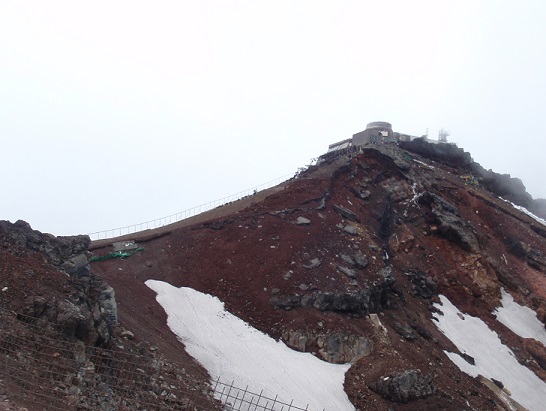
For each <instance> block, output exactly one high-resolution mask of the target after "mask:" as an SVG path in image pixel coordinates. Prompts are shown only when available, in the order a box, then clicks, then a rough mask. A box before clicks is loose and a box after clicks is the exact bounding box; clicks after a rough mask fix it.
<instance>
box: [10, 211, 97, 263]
mask: <svg viewBox="0 0 546 411" xmlns="http://www.w3.org/2000/svg"><path fill="white" fill-rule="evenodd" d="M0 242H8V243H9V244H12V245H15V246H18V247H23V248H28V249H31V250H34V251H38V252H41V253H43V254H45V255H46V256H47V257H48V258H49V259H50V261H51V263H52V264H53V265H55V266H57V267H59V268H61V269H62V267H61V265H62V264H63V263H65V262H67V261H68V260H70V259H74V258H76V257H78V256H80V255H82V254H85V252H86V251H87V249H88V248H89V245H90V244H91V239H90V238H89V236H87V235H77V236H69V237H55V236H54V235H51V234H43V233H41V232H40V231H37V230H33V229H32V227H31V226H30V224H28V223H27V222H26V221H23V220H18V221H16V222H15V223H10V222H9V221H0ZM78 270H79V268H78Z"/></svg>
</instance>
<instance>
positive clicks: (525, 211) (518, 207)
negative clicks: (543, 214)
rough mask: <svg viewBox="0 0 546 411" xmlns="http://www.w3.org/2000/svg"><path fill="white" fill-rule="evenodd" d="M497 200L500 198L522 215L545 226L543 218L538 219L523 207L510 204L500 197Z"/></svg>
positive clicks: (545, 221) (545, 222)
mask: <svg viewBox="0 0 546 411" xmlns="http://www.w3.org/2000/svg"><path fill="white" fill-rule="evenodd" d="M499 198H500V199H501V200H502V201H506V202H507V203H509V204H510V205H511V206H512V207H514V208H516V209H518V210H519V211H521V212H522V213H524V214H527V215H528V216H529V217H531V218H532V219H534V220H536V221H538V222H539V223H540V224H542V225H545V226H546V220H544V219H543V218H540V217H539V216H536V215H534V214H533V213H531V212H530V211H529V210H527V209H526V208H525V207H522V206H519V205H516V204H514V203H512V202H511V201H508V200H506V199H504V198H502V197H499Z"/></svg>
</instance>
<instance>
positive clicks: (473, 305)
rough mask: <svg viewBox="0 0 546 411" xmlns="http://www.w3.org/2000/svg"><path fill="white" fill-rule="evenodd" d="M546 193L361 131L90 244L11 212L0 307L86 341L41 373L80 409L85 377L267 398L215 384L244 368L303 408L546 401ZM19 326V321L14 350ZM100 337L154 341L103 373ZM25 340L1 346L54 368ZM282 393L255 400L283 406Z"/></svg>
mask: <svg viewBox="0 0 546 411" xmlns="http://www.w3.org/2000/svg"><path fill="white" fill-rule="evenodd" d="M541 206H543V204H542V203H541V202H540V201H537V200H533V199H532V197H531V196H530V195H529V194H527V192H526V191H525V187H524V186H523V184H522V183H521V181H519V180H517V179H513V178H511V177H510V176H506V175H499V174H496V173H494V172H492V171H487V170H484V169H483V168H482V167H481V166H480V165H479V164H477V163H475V162H473V161H472V158H471V157H470V154H468V153H465V152H464V151H463V150H461V149H458V148H457V147H456V146H454V145H450V144H430V143H427V142H426V141H425V140H423V139H417V140H414V141H407V142H400V143H399V144H384V145H377V146H369V145H365V146H361V147H351V146H346V147H345V146H344V147H343V149H339V150H333V151H331V152H329V153H327V154H325V155H324V156H322V157H321V158H320V160H319V161H318V163H317V165H314V166H310V167H308V169H306V170H305V171H303V172H301V173H299V174H298V175H297V176H296V177H294V178H293V179H291V180H289V181H286V182H284V183H282V184H280V185H279V186H277V187H274V188H272V189H269V190H265V191H263V192H260V193H256V194H255V195H254V196H250V197H248V198H245V199H242V200H239V201H237V202H234V203H231V204H226V205H224V206H222V207H219V208H217V209H215V210H212V211H209V212H207V213H204V214H201V215H199V216H197V217H193V218H192V219H189V220H184V221H182V222H179V223H175V224H173V225H171V226H166V227H163V228H160V229H157V230H149V231H144V232H140V233H136V234H133V235H131V236H130V237H126V238H117V239H112V240H101V241H97V242H93V243H91V244H90V245H89V248H88V251H86V250H84V249H79V248H78V247H75V246H73V242H70V241H68V240H67V239H62V238H61V239H56V238H55V237H52V236H47V235H42V234H39V233H37V232H34V231H32V230H31V229H30V227H26V226H24V224H22V223H21V222H19V223H16V224H15V225H12V224H10V223H7V222H5V223H3V224H2V225H1V226H0V229H1V231H0V237H1V239H2V248H1V249H0V251H1V252H2V260H1V261H2V263H1V264H2V265H1V270H0V280H1V281H2V283H0V287H4V288H5V289H6V290H5V291H4V290H3V291H2V294H1V297H2V303H3V304H2V306H3V307H4V311H3V314H2V315H3V317H4V318H6V321H9V323H10V324H12V325H11V327H12V328H11V330H18V331H17V333H16V334H19V335H25V336H26V337H25V338H27V339H32V338H34V339H36V337H32V336H33V335H35V333H36V332H37V331H36V328H40V327H42V328H44V327H49V328H51V330H54V331H55V332H59V333H60V336H59V338H62V339H65V340H66V341H67V342H69V343H70V344H76V345H75V346H74V347H76V348H73V349H72V348H70V349H67V351H66V353H64V352H60V351H55V352H56V353H57V354H58V355H57V357H54V358H61V359H62V358H63V356H74V355H75V354H74V352H78V349H79V350H80V351H79V352H80V357H81V358H80V359H81V361H80V363H78V364H79V365H78V364H75V365H74V370H72V371H71V370H65V371H59V373H60V374H62V378H61V377H60V378H58V379H55V378H45V377H44V380H43V381H42V385H43V386H47V387H49V388H48V389H50V390H53V391H52V392H55V393H56V398H58V399H59V404H71V403H70V401H73V403H77V404H80V405H81V407H82V408H78V409H90V408H92V404H96V401H98V400H97V399H94V400H92V399H89V398H88V397H86V396H85V395H86V392H91V393H96V392H102V395H103V396H102V397H101V398H103V400H101V401H103V402H102V403H100V404H101V407H102V409H137V408H135V406H134V404H139V401H141V402H140V403H145V401H148V403H149V404H151V405H150V406H149V408H147V409H162V408H161V407H165V409H200V410H201V409H222V407H226V408H225V409H231V408H229V406H231V407H234V408H233V409H254V408H252V404H254V403H252V404H251V405H248V403H247V404H246V405H244V404H243V403H242V402H239V403H238V402H237V401H238V400H237V399H235V400H233V399H232V400H230V401H226V400H224V399H222V393H221V392H220V391H219V390H218V389H217V386H218V384H219V383H220V384H223V383H221V382H220V381H221V380H222V378H223V377H225V378H228V377H229V378H230V379H231V381H229V382H230V383H231V382H232V385H234V386H236V387H239V388H242V389H244V388H245V386H247V389H248V390H250V391H253V392H256V391H257V390H258V393H259V390H260V389H262V390H263V392H268V391H273V392H272V397H271V398H277V397H275V395H278V398H280V397H283V398H286V397H288V398H286V402H285V404H290V401H292V400H293V404H302V405H301V408H297V406H296V405H294V407H293V408H292V409H294V410H299V409H306V408H305V406H306V404H311V405H313V404H316V407H315V406H313V407H311V406H310V408H309V410H311V409H315V408H316V409H323V408H326V409H327V410H332V411H333V410H334V408H332V407H336V408H337V409H338V410H344V409H347V410H352V409H358V410H385V411H386V410H439V409H445V410H513V409H517V410H524V409H528V410H539V409H542V404H544V402H545V401H546V397H545V395H546V394H545V393H546V348H545V345H546V331H545V328H544V324H545V322H546V277H545V275H546V225H545V224H546V223H545V221H544V220H543V219H541V217H542V218H544V217H545V215H544V208H541ZM532 212H534V213H535V214H536V215H534V214H532ZM23 226H24V227H23ZM25 230H26V231H25ZM84 242H85V241H84ZM44 244H45V245H44ZM71 244H72V245H71ZM77 244H81V242H80V243H77ZM84 245H85V247H84V248H87V244H84ZM113 245H114V246H115V248H113ZM124 246H125V247H127V248H129V249H130V250H131V252H124V251H123V247H124ZM55 247H57V248H55ZM120 247H122V249H121V251H120ZM80 248H81V247H80ZM55 249H58V250H60V251H59V252H58V253H56V254H55V253H53V254H52V251H51V250H55ZM89 250H90V251H89ZM91 252H92V255H93V258H91V257H92V255H91ZM81 256H84V257H85V258H84V257H81ZM119 257H122V258H119ZM89 259H91V260H92V262H91V263H90V264H91V265H90V268H89V266H88V265H87V263H88V261H89ZM93 260H94V261H93ZM82 267H84V268H85V267H88V268H89V270H87V271H86V269H83V268H82ZM29 270H30V271H29ZM60 271H64V274H62V275H61V274H60ZM53 278H54V280H53ZM150 280H151V281H150ZM4 284H5V285H4ZM105 290H106V291H105ZM110 290H115V297H114V293H113V292H111V291H110ZM78 293H79V294H78ZM75 296H78V297H77V298H76V297H75ZM66 301H69V302H70V303H71V304H72V306H74V307H75V308H74V307H72V306H69V305H67V304H68V303H66ZM114 305H115V307H116V310H115V313H114V311H113V308H112V307H113V306H114ZM70 310H72V312H73V314H74V316H72V317H71V316H70V315H69V313H70ZM13 313H15V314H17V315H14V314H13ZM114 314H115V315H114ZM27 318H28V319H27ZM214 318H216V320H222V321H223V322H222V321H221V322H213V321H212V319H214ZM30 319H32V320H30ZM63 319H64V321H61V320H63ZM216 320H215V321H216ZM6 321H5V322H6ZM239 321H241V323H239ZM70 324H72V325H73V326H70ZM83 324H85V327H84V326H83ZM222 324H224V325H222ZM240 324H243V325H240ZM224 326H226V327H227V328H225V329H223V330H222V331H221V332H219V330H220V328H221V327H224ZM29 327H32V328H29ZM71 327H72V328H71ZM239 327H241V328H239ZM228 330H230V331H234V332H228ZM247 331H248V332H249V334H246V332H247ZM52 332H53V331H52ZM251 335H252V336H251ZM10 338H11V339H13V338H15V337H14V335H13V332H12V333H11V334H10V331H9V330H8V329H6V328H5V327H4V328H2V329H1V330H0V347H5V346H6V344H8V343H6V342H5V341H8V340H10ZM40 338H41V337H40ZM254 338H256V340H254ZM63 341H64V340H63ZM251 341H259V342H256V343H254V342H251ZM182 343H183V344H182ZM220 343H222V344H220ZM277 345H279V347H284V346H287V347H289V348H290V350H289V353H288V352H287V351H283V350H284V348H279V347H277ZM89 346H93V347H96V348H97V349H99V348H100V349H105V350H111V351H108V352H109V353H110V354H109V355H110V357H109V358H110V360H111V362H116V361H117V362H119V364H121V363H120V361H121V360H119V358H120V356H123V355H129V354H131V355H134V356H135V357H131V358H133V359H134V361H136V359H138V360H139V361H144V360H143V358H144V359H145V360H146V361H144V362H143V364H144V365H142V366H141V367H136V368H138V369H141V370H142V372H140V371H137V370H135V371H134V373H135V378H133V379H129V380H121V379H119V380H118V379H116V378H117V377H116V375H117V376H118V377H119V378H121V374H115V373H113V374H115V375H113V374H112V375H110V376H108V377H106V376H105V374H104V372H102V371H101V370H102V369H104V367H105V365H104V362H102V361H103V357H100V358H101V360H100V361H99V360H98V359H97V358H95V357H93V355H91V354H89V353H88V351H86V349H85V347H89ZM10 347H11V348H9V349H8V348H4V349H3V351H1V352H0V356H2V358H3V359H4V360H5V361H8V362H10V364H13V366H14V367H19V368H20V369H26V368H25V367H26V366H28V372H29V373H30V374H32V373H34V374H38V373H40V372H42V371H36V370H37V368H34V369H33V368H32V367H31V366H30V365H29V364H34V362H36V361H37V360H36V359H32V358H34V357H32V355H37V354H32V353H29V352H25V351H24V348H21V347H19V346H17V345H13V344H12V346H10ZM71 347H72V346H71ZM77 347H80V348H77ZM120 347H121V348H120ZM237 347H239V348H241V347H242V348H243V349H242V350H241V353H239V354H237V353H236V351H237V350H236V348H237ZM266 347H270V348H266ZM277 348H279V350H277ZM55 352H53V353H51V355H54V354H55ZM292 352H301V354H298V353H296V356H295V357H292ZM86 353H87V354H86ZM245 356H246V357H247V358H246V361H245ZM27 357H32V358H31V359H28V358H27ZM192 357H193V358H192ZM251 358H252V360H250V359H251ZM286 358H291V359H290V360H286ZM262 360H263V361H262ZM300 360H301V363H300V362H299V361H300ZM0 361H2V360H0ZM25 361H26V362H25ZM59 361H60V360H59ZM289 363H291V364H295V365H296V366H295V367H293V368H289V367H288V364H289ZM25 364H27V365H25ZM116 364H118V363H116ZM119 364H118V368H116V370H118V371H119V370H120V368H119V367H121V365H119ZM150 364H155V367H156V368H153V367H151V366H150V368H146V367H148V366H149V365H150ZM228 364H229V365H228ZM322 364H325V365H326V366H327V367H326V366H325V367H323V365H322ZM78 367H80V368H78ZM82 367H83V368H85V367H87V368H86V370H87V371H86V372H87V374H85V373H84V374H85V375H84V376H82V377H81V378H80V379H79V380H78V379H77V378H76V377H75V376H76V375H82ZM101 367H102V368H101ZM148 369H150V370H151V369H154V370H160V371H158V372H159V374H157V378H156V377H154V378H156V379H155V380H154V381H156V382H155V383H157V384H158V385H159V386H161V381H176V384H170V383H168V384H166V385H167V388H164V389H157V390H156V389H155V388H154V385H153V384H154V383H153V381H149V382H147V384H149V386H146V388H142V385H139V384H140V383H139V382H138V381H139V378H140V379H143V380H146V378H147V377H148V378H152V377H150V375H151V374H150V373H151V371H150V372H149V371H147V370H148ZM39 370H41V369H39ZM263 370H265V371H264V372H263V373H262V372H261V371H263ZM319 370H320V371H319ZM63 372H64V373H65V374H66V375H68V374H70V373H73V374H74V378H71V379H68V378H67V376H66V375H65V374H63ZM154 372H156V371H154ZM78 373H79V374H78ZM154 375H155V374H154ZM173 375H176V377H174V378H173V379H170V378H172V376H173ZM268 375H269V376H272V375H273V376H274V378H273V380H274V381H271V380H268V379H267V376H268ZM329 376H330V377H329ZM338 376H339V378H338ZM160 377H161V378H163V379H161V378H160ZM304 380H309V381H312V383H311V384H310V385H309V384H308V385H306V383H305V382H303V381H304ZM2 381H3V385H1V386H0V387H3V394H2V395H4V396H5V398H6V399H8V400H9V401H8V402H7V403H11V404H13V407H14V408H13V409H17V408H15V404H17V405H25V404H29V403H30V404H32V403H33V402H32V401H35V399H36V398H37V393H32V392H30V391H31V390H29V389H27V388H25V385H24V384H23V382H21V379H13V381H12V380H10V378H9V376H8V375H5V376H3V379H2ZM78 381H79V382H78ZM120 381H124V382H123V383H121V382H120ZM127 381H130V382H127ZM4 382H5V383H4ZM215 382H216V385H215ZM93 384H95V385H93ZM131 384H132V385H131ZM274 384H278V385H274ZM264 385H268V386H264ZM125 386H127V387H128V388H126V390H125V391H124V387H125ZM291 386H294V387H297V389H296V390H291V388H290V387H291ZM74 387H75V388H74ZM90 387H95V388H93V389H91V388H90ZM169 387H171V388H169ZM249 387H256V388H249ZM306 387H307V388H306ZM313 387H314V388H316V389H317V390H316V392H315V391H311V390H312V388H313ZM86 390H87V391H86ZM89 390H91V391H89ZM101 390H102V391H101ZM127 390H129V391H127ZM306 390H307V391H308V392H306ZM196 392H199V395H198V394H196ZM222 392H224V391H222ZM287 393H288V394H289V395H287ZM321 393H327V395H326V394H324V396H322V395H323V394H321ZM33 394H34V395H35V397H36V398H35V397H33V396H32V395H33ZM89 395H91V394H89ZM259 395H260V396H261V395H262V394H259ZM169 396H170V397H169ZM173 396H174V397H173ZM33 398H34V399H33ZM197 398H198V399H197ZM241 398H242V397H241ZM152 399H153V400H152ZM330 400H331V404H334V405H328V406H327V405H325V401H330ZM63 401H64V402H63ZM92 401H95V403H93V402H92ZM129 401H134V402H129ZM154 401H155V402H154ZM252 401H254V399H253V400H252ZM256 401H258V399H257V400H256ZM283 401H284V400H283ZM313 401H315V402H313ZM42 402H43V401H42ZM90 404H91V405H90ZM124 404H125V405H124ZM222 404H224V405H222ZM226 404H227V405H226ZM255 404H257V402H256V403H255ZM328 404H330V403H328ZM336 404H337V405H336ZM84 406H87V407H88V408H83V407H84ZM123 406H126V407H127V408H122V407H123ZM269 406H270V407H272V408H265V406H264V408H260V407H258V408H257V409H258V410H259V409H277V408H275V404H273V403H270V404H269ZM298 406H299V405H298ZM154 407H155V408H154ZM236 407H239V408H236ZM245 407H246V408H245ZM249 407H250V408H249ZM36 409H37V408H36ZM44 409H47V406H44ZM58 409H74V408H70V407H68V406H67V408H62V405H59V407H58ZM142 409H144V406H142ZM279 409H281V408H279ZM284 409H285V410H286V409H289V408H288V406H286V407H285V408H284Z"/></svg>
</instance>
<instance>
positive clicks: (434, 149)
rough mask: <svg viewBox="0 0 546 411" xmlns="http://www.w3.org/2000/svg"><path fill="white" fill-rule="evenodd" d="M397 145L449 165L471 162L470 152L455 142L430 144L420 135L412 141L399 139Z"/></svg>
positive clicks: (463, 165) (468, 163)
mask: <svg viewBox="0 0 546 411" xmlns="http://www.w3.org/2000/svg"><path fill="white" fill-rule="evenodd" d="M399 145H400V148H402V149H404V150H408V151H411V152H413V153H416V154H420V155H422V156H424V157H427V158H430V159H431V160H434V161H438V162H439V163H442V164H447V165H448V166H451V167H462V168H464V167H467V166H469V165H470V164H472V157H471V156H470V153H467V152H466V151H464V150H463V149H462V148H459V147H457V146H456V145H455V144H431V143H428V142H427V141H426V140H425V139H424V138H422V137H421V138H416V139H414V140H412V141H401V142H400V144H399Z"/></svg>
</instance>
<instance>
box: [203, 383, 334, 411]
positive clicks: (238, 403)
mask: <svg viewBox="0 0 546 411" xmlns="http://www.w3.org/2000/svg"><path fill="white" fill-rule="evenodd" d="M213 387H214V388H213V391H214V395H215V397H216V398H217V399H219V400H220V401H221V402H222V403H223V404H224V410H225V411H309V405H306V407H305V408H301V407H298V406H297V405H294V401H291V402H290V403H287V402H283V401H282V400H280V399H279V396H278V395H276V396H275V397H273V398H271V397H268V396H267V395H266V394H264V392H263V391H261V392H260V393H255V392H252V391H250V390H249V389H248V386H247V387H246V388H245V389H242V388H238V387H235V386H234V385H233V383H231V384H227V383H225V382H222V381H220V379H217V380H216V381H215V382H214V384H213ZM322 411H324V410H322Z"/></svg>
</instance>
